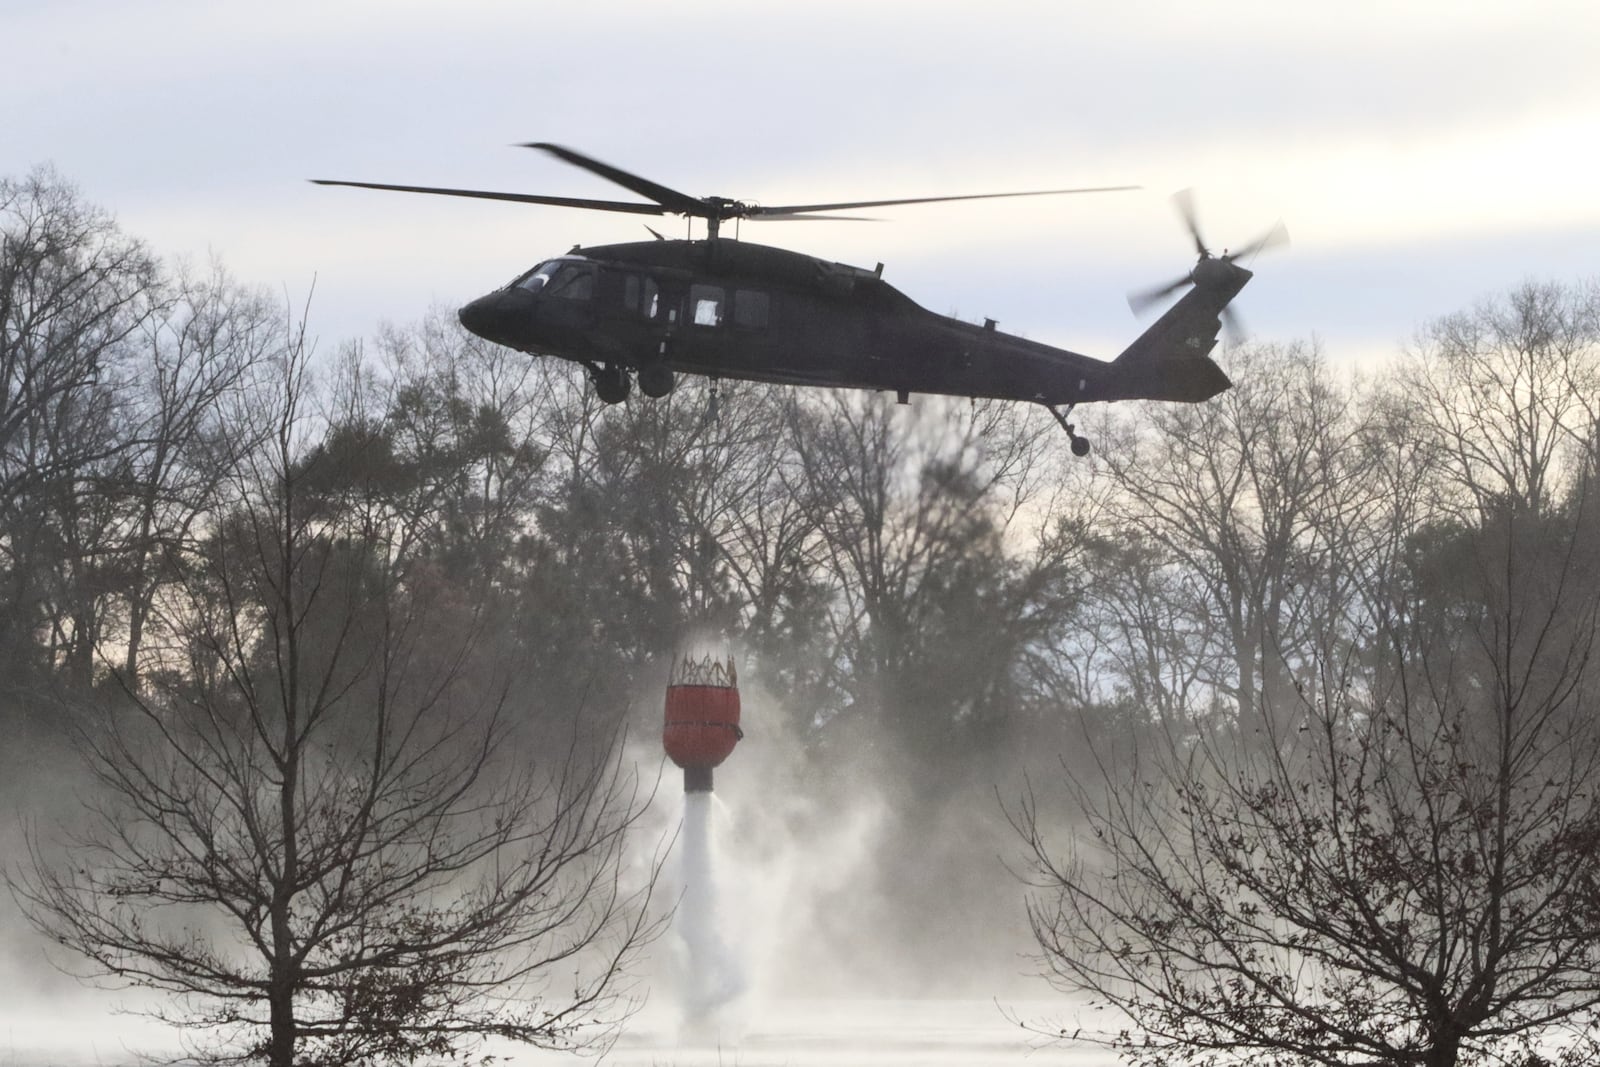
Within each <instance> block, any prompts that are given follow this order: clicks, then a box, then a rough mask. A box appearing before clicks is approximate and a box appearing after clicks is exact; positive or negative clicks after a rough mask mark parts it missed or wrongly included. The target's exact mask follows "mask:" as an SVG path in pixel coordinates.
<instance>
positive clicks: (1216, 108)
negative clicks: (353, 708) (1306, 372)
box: [0, 0, 1600, 364]
mask: <svg viewBox="0 0 1600 1067" xmlns="http://www.w3.org/2000/svg"><path fill="white" fill-rule="evenodd" d="M0 37H3V39H4V40H6V41H7V48H6V53H7V57H6V62H5V63H4V64H0V95H3V99H4V100H5V101H6V107H5V111H4V117H3V118H0V175H7V176H12V177H17V176H21V175H22V174H25V173H26V172H27V171H28V170H29V169H31V168H32V167H34V166H36V165H39V164H43V163H49V164H52V165H54V166H55V168H56V169H57V170H58V171H59V172H60V173H61V174H62V175H63V176H64V177H66V178H67V179H68V180H70V181H72V182H74V183H75V184H77V185H78V186H79V188H80V189H81V191H82V193H83V195H84V197H85V198H86V199H87V200H89V201H90V202H92V203H95V204H98V205H100V206H103V207H105V208H107V209H109V210H110V211H112V212H113V213H114V214H115V216H116V217H117V219H118V220H119V222H120V223H121V225H122V226H123V227H124V228H125V229H126V230H127V231H128V232H130V233H132V234H134V235H136V236H139V237H141V238H143V239H145V240H146V241H148V242H149V243H150V245H151V246H152V247H153V248H154V249H155V250H156V251H158V252H160V253H162V254H163V255H166V256H171V257H182V258H188V259H190V260H192V261H196V262H201V263H203V262H205V261H206V260H207V259H208V258H210V257H213V256H215V257H217V258H219V259H220V260H221V262H222V263H223V264H224V265H225V266H226V267H228V268H229V269H230V271H231V272H232V273H233V274H234V275H235V276H236V277H238V278H239V279H240V280H242V281H245V282H249V283H252V284H260V285H264V286H267V287H269V288H271V289H272V290H273V291H275V292H278V293H281V294H283V295H284V297H285V298H286V299H287V300H290V301H293V302H297V303H298V302H303V301H304V300H305V299H306V298H307V296H308V295H309V296H311V323H312V327H313V330H314V332H316V333H317V334H318V336H319V337H320V338H321V340H322V343H323V344H331V343H334V342H336V341H338V340H340V339H344V338H349V337H359V336H363V335H366V334H370V333H372V332H374V331H375V329H376V328H377V326H378V324H379V323H380V322H393V323H398V324H406V323H410V322H414V321H416V320H417V319H419V318H421V317H422V316H423V315H424V314H425V313H426V312H427V311H428V310H429V309H430V308H432V307H439V306H443V307H449V308H454V307H456V306H459V305H460V304H461V303H464V302H465V301H467V300H469V299H471V298H472V297H474V296H476V295H479V294H480V293H483V292H486V291H488V290H490V289H493V288H495V287H497V286H498V285H500V284H503V283H504V282H505V281H507V280H509V279H510V278H511V277H512V276H514V275H515V274H517V273H519V272H520V271H521V270H522V269H524V268H525V267H527V266H530V265H532V264H533V263H534V262H537V261H538V260H540V259H543V258H546V257H548V256H550V255H553V254H558V253H562V252H565V251H567V250H568V249H569V248H570V247H571V246H572V245H573V244H577V243H581V244H603V243H610V242H615V241H630V240H638V239H644V238H645V237H646V236H647V235H646V233H645V231H644V229H643V226H642V225H641V220H640V219H639V218H638V217H635V216H628V215H612V214H600V213H595V212H588V211H573V210H565V209H560V208H554V207H545V206H528V205H517V204H508V203H495V202H478V201H465V200H459V199H453V198H442V197H423V196H415V195H409V194H399V193H382V192H371V191H365V190H354V189H344V188H327V187H320V186H315V185H311V184H309V183H308V182H307V181H306V180H305V179H308V178H336V179H352V180H363V181H381V182H393V183H404V184H421V185H443V186H461V187H467V188H478V189H496V190H505V191H512V192H538V193H548V194H554V195H566V196H590V197H600V198H612V199H627V198H629V197H631V194H629V193H627V192H625V191H624V190H621V189H620V188H618V187H616V186H613V185H611V184H610V183H607V182H605V181H604V180H602V179H600V178H598V177H596V176H594V175H592V174H589V173H587V172H585V171H582V170H579V169H576V168H573V167H570V166H568V165H566V164H563V163H561V162H560V161H558V160H556V159H553V158H551V157H548V156H546V155H544V154H542V153H538V152H534V151H530V150H528V149H526V148H516V147H513V146H514V145H515V144H517V143H519V142H528V141H548V142H554V143H558V144H563V145H568V146H570V147H573V148H575V149H577V150H579V151H581V152H584V153H586V154H588V155H591V156H594V157H596V158H599V159H601V160H604V161H606V162H608V163H613V164H616V165H618V166H621V167H623V168H625V169H628V170H631V171H633V172H635V173H638V174H642V175H644V176H646V177H649V178H651V179H653V180H655V181H658V182H661V183H662V184H665V185H668V186H671V187H673V188H676V189H679V190H681V191H683V192H687V193H690V194H692V195H709V194H715V195H722V196H728V197H734V198H738V199H745V200H755V201H758V202H764V203H768V204H778V203H794V202H816V201H820V200H851V199H876V198H890V197H909V196H936V195H954V194H964V193H986V192H1005V191H1013V190H1028V189H1040V188H1045V189H1049V188H1060V187H1072V186H1085V185H1089V186H1092V185H1107V184H1124V183H1130V184H1138V185H1141V186H1142V187H1143V188H1142V190H1140V191H1137V192H1129V193H1117V194H1104V195H1096V196H1079V197H1053V198H1040V199H1028V200H1013V201H999V202H988V203H968V204H943V205H923V206H916V207H901V208H894V209H885V210H880V211H877V212H875V213H874V214H876V215H877V217H878V219H879V221H874V222H855V223H851V222H808V223H785V224H777V223H767V224H765V225H762V224H759V223H749V224H746V225H745V226H744V227H743V230H742V233H741V236H742V237H743V238H745V239H749V240H757V241H761V242H764V243H769V244H776V245H780V246H783V247H787V248H793V249H796V250H800V251H804V252H808V253H811V254H814V255H818V256H822V257H824V258H828V259H834V260H840V261H844V262H849V263H855V264H858V265H862V266H866V267H871V266H872V265H873V264H875V263H877V262H880V261H881V262H883V263H885V264H886V274H885V276H886V278H888V280H890V281H891V282H892V283H894V284H896V285H897V286H898V287H899V288H901V289H902V290H903V291H905V292H906V293H907V294H908V295H910V296H911V297H912V298H913V299H915V300H916V301H917V302H919V303H921V304H922V305H923V306H925V307H928V308H929V309H931V310H933V311H937V312H941V313H946V314H958V315H960V316H961V317H963V318H966V319H969V320H977V319H981V318H983V317H992V318H995V319H997V320H999V322H1000V328H1001V329H1003V330H1007V331H1009V332H1015V333H1020V334H1022V335H1024V336H1028V337H1031V338H1033V339H1035V340H1040V341H1045V342H1048V343H1052V344H1057V345H1061V346H1064V347H1068V348H1072V349H1074V350H1076V351H1081V352H1085V353H1088V354H1090V355H1095V356H1099V357H1102V358H1109V357H1111V356H1114V355H1115V354H1116V353H1117V352H1118V351H1120V349H1121V347H1122V346H1123V345H1125V344H1126V343H1127V341H1128V340H1130V339H1131V338H1132V337H1133V336H1134V335H1135V334H1136V333H1137V332H1138V330H1139V329H1140V322H1139V321H1138V320H1137V319H1135V317H1134V316H1133V314H1132V313H1131V312H1130V310H1129V308H1128V306H1127V303H1126V295H1127V293H1128V292H1130V291H1132V290H1135V289H1139V288H1144V287H1149V286H1153V285H1156V284H1159V283H1162V282H1165V281H1168V280H1171V279H1174V278H1176V277H1178V276H1180V275H1182V274H1183V273H1185V272H1186V271H1187V270H1188V268H1189V267H1190V266H1191V264H1192V259H1193V252H1192V249H1191V247H1190V244H1189V240H1188V238H1187V236H1186V235H1185V233H1184V231H1183V229H1182V227H1181V226H1180V224H1179V223H1178V220H1177V215H1176V213H1175V212H1174V210H1173V207H1172V205H1171V203H1170V201H1169V199H1168V198H1169V197H1170V194H1171V193H1172V192H1174V191H1176V190H1178V189H1180V188H1185V187H1191V188H1193V189H1194V190H1195V196H1196V199H1197V202H1198V205H1199V209H1200V213H1201V222H1202V228H1203V232H1204V234H1205V237H1206V240H1207V242H1208V244H1210V245H1211V246H1212V247H1214V248H1217V249H1221V248H1226V247H1227V246H1228V245H1230V244H1232V245H1235V246H1237V245H1243V244H1244V243H1246V242H1248V241H1249V240H1251V239H1252V238H1254V237H1256V236H1258V235H1259V234H1261V233H1263V232H1264V231H1266V230H1267V229H1268V228H1269V227H1271V226H1272V225H1273V223H1274V222H1276V221H1278V220H1280V219H1281V220H1282V221H1283V222H1284V224H1285V225H1286V226H1287V227H1288V230H1289V233H1290V235H1291V237H1292V244H1291V246H1290V247H1289V248H1287V249H1280V250H1274V251H1273V252H1272V253H1270V254H1268V255H1263V256H1262V257H1261V258H1260V259H1259V260H1257V261H1255V262H1254V263H1253V264H1252V266H1253V267H1254V268H1257V277H1256V279H1255V280H1254V281H1252V283H1251V285H1250V287H1249V288H1248V289H1247V290H1246V291H1245V293H1244V294H1243V296H1242V297H1241V298H1240V300H1239V302H1238V305H1237V307H1238V309H1239V310H1240V311H1241V313H1242V317H1243V319H1244V321H1245V323H1246V324H1247V326H1248V328H1249V330H1250V332H1251V334H1252V335H1254V336H1256V337H1260V338H1264V339H1268V340H1290V339H1296V338H1312V337H1315V338H1317V339H1319V340H1320V341H1321V342H1322V344H1323V346H1324V349H1325V351H1326V352H1327V353H1328V355H1329V357H1330V358H1331V359H1332V360H1334V361H1335V362H1336V363H1345V364H1359V363H1362V362H1363V361H1367V360H1373V359H1382V358H1385V357H1386V356H1388V355H1390V354H1392V353H1394V352H1395V351H1397V350H1398V349H1399V347H1400V346H1401V345H1402V344H1403V343H1405V342H1406V341H1407V340H1408V339H1410V338H1411V337H1412V336H1413V335H1414V333H1415V331H1416V330H1417V328H1418V327H1419V326H1420V325H1422V324H1423V323H1425V322H1427V321H1429V320H1431V319H1434V318H1436V317H1438V316H1440V315H1443V314H1447V313H1450V312H1453V311H1458V310H1462V309H1464V308H1467V307H1470V306H1471V305H1472V304H1473V303H1475V302H1477V301H1479V300H1481V299H1484V298H1488V297H1492V296H1494V295H1496V294H1499V293H1503V292H1505V291H1506V290H1508V289H1509V288H1511V287H1513V286H1515V285H1517V284H1518V283H1520V282H1522V281H1524V280H1527V279H1541V280H1543V279H1553V280H1558V281H1563V282H1571V281H1577V280H1579V279H1581V278H1585V277H1588V276H1591V275H1593V274H1594V273H1595V270H1596V267H1595V263H1596V251H1597V249H1600V196H1597V195H1596V194H1595V190H1594V184H1593V176H1594V175H1595V173H1597V172H1600V64H1596V63H1595V62H1594V51H1595V47H1596V45H1597V44H1600V7H1596V6H1595V5H1593V4H1592V3H1583V2H1566V0H1555V2H1550V0H1544V2H1540V3H1532V4H1530V3H1526V2H1520V3H1513V2H1505V3H1498V2H1497V3H1486V2H1482V0H1478V2H1462V0H1449V2H1446V0H1418V2H1409V3H1408V2H1398V3H1397V2H1393V0H1389V2H1383V3H1376V2H1373V3H1368V2H1359V0H1358V2H1351V3H1344V4H1338V5H1334V4H1312V3H1280V2H1237V0H1219V2H1214V3H1207V4H1195V3H1191V2H1183V3H1179V2H1176V0H1130V2H1127V3H1118V4H1107V3H1103V2H1096V3H1077V2H1061V0H1055V2H1050V3H1045V2H1028V0H989V2H986V3H983V4H973V3H970V2H968V0H962V2H946V0H923V2H916V3H911V2H897V0H808V2H806V3H790V2H787V0H778V2H770V3H761V4H741V3H732V2H723V0H679V2H675V3H664V2H649V3H645V2H617V0H586V2H582V3H571V2H566V3H554V2H549V0H459V2H452V3H448V4H446V3H442V2H433V3H424V2H420V0H386V2H382V3H379V2H372V0H279V2H275V3H273V4H255V3H251V4H245V3H239V2H232V0H139V2H136V3H128V2H126V0H118V2H111V0H48V2H45V0H0ZM643 221H647V222H649V221H654V220H650V219H648V218H647V219H644V220H643ZM665 221H666V222H667V228H666V231H665V232H667V233H669V234H671V235H673V236H677V235H680V234H681V233H683V232H684V230H683V226H684V223H683V222H682V220H678V219H675V218H674V219H668V220H665ZM657 225H658V228H660V225H659V223H658V224H657ZM313 293H314V295H313Z"/></svg>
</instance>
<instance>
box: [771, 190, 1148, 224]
mask: <svg viewBox="0 0 1600 1067" xmlns="http://www.w3.org/2000/svg"><path fill="white" fill-rule="evenodd" d="M1138 188H1141V187H1140V186H1137V185H1100V186H1095V187H1093V188H1087V189H1040V190H1038V191H1036V192H1028V193H973V194H970V195H967V196H913V197H908V198H905V199H901V200H852V201H849V202H845V203H838V204H785V205H783V206H782V207H760V206H756V205H752V206H751V207H750V209H749V213H748V214H747V215H746V216H745V217H746V218H753V219H761V218H772V217H774V216H778V215H809V214H811V213H813V212H818V211H852V210H854V209H856V208H863V207H896V206H898V205H900V204H940V203H946V202H948V201H951V200H999V199H1002V198H1004V197H1011V196H1062V195H1066V194H1071V193H1120V192H1125V191H1127V190H1129V189H1138Z"/></svg>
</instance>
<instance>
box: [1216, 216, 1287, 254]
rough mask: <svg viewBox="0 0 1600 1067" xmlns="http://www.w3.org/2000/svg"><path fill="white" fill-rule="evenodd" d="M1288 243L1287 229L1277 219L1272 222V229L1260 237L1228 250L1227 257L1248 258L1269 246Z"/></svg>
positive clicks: (1275, 246)
mask: <svg viewBox="0 0 1600 1067" xmlns="http://www.w3.org/2000/svg"><path fill="white" fill-rule="evenodd" d="M1288 243H1289V229H1288V227H1286V226H1285V225H1284V224H1283V220H1282V219H1279V220H1278V221H1277V222H1275V223H1273V226H1272V229H1270V230H1268V231H1267V232H1266V233H1264V234H1262V235H1261V236H1260V237H1257V238H1256V239H1255V240H1254V241H1251V242H1250V243H1249V244H1247V245H1245V246H1244V247H1243V248H1239V249H1236V250H1234V251H1232V252H1229V253H1228V258H1229V259H1230V260H1238V259H1243V260H1248V259H1250V257H1252V256H1255V255H1257V254H1259V253H1261V252H1265V251H1266V250H1267V249H1269V248H1277V247H1278V246H1279V245H1286V244H1288Z"/></svg>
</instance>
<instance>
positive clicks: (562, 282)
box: [512, 259, 594, 300]
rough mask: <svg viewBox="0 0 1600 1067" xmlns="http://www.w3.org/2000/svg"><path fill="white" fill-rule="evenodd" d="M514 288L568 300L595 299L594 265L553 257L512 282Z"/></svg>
mask: <svg viewBox="0 0 1600 1067" xmlns="http://www.w3.org/2000/svg"><path fill="white" fill-rule="evenodd" d="M512 285H513V287H514V288H517V289H525V290H527V291H528V292H530V293H543V294H545V295H546V296H560V297H565V298H566V299H568V300H592V299H594V267H593V266H592V265H590V264H588V263H575V262H573V261H572V260H562V259H552V260H549V261H548V262H545V263H541V264H539V265H538V266H537V267H535V268H533V269H532V270H530V271H529V272H528V273H526V274H524V275H523V276H522V277H520V278H518V279H517V280H516V281H515V282H513V283H512Z"/></svg>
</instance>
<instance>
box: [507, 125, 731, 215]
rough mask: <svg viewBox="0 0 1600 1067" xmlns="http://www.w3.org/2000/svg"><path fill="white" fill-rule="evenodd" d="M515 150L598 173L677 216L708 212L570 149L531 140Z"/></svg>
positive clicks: (669, 191) (700, 204) (677, 194)
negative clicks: (533, 151)
mask: <svg viewBox="0 0 1600 1067" xmlns="http://www.w3.org/2000/svg"><path fill="white" fill-rule="evenodd" d="M517 147H518V148H537V149H539V150H540V151H542V152H549V153H550V154H551V155H552V156H555V157H556V158H557V159H559V160H561V161H562V162H564V163H571V164H572V165H573V166H574V167H582V168H583V169H584V170H586V171H588V172H589V173H591V174H598V175H600V177H602V178H604V179H606V180H607V181H612V182H616V183H617V184H618V185H620V186H622V187H623V188H624V189H627V190H628V191H629V192H634V193H638V194H639V195H640V196H642V197H645V198H646V199H648V200H654V201H655V202H656V203H658V204H660V205H661V206H662V207H664V208H666V209H667V210H668V211H671V212H673V213H675V214H679V215H699V216H702V217H703V216H704V215H705V214H706V211H707V205H706V203H705V201H703V200H701V199H700V198H699V197H697V196H690V195H688V194H687V193H680V192H678V190H676V189H669V188H668V187H667V186H665V185H662V184H661V183H660V182H653V181H650V180H649V179H648V178H641V177H639V176H638V175H637V174H629V173H628V172H627V171H625V170H622V169H621V168H620V167H613V166H612V165H611V164H609V163H602V162H600V161H599V160H598V159H591V158H590V157H589V156H586V155H584V154H583V153H581V152H574V151H573V150H572V149H570V148H563V147H561V146H560V145H558V144H546V143H545V142H543V141H534V142H530V143H528V144H522V145H518V146H517Z"/></svg>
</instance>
